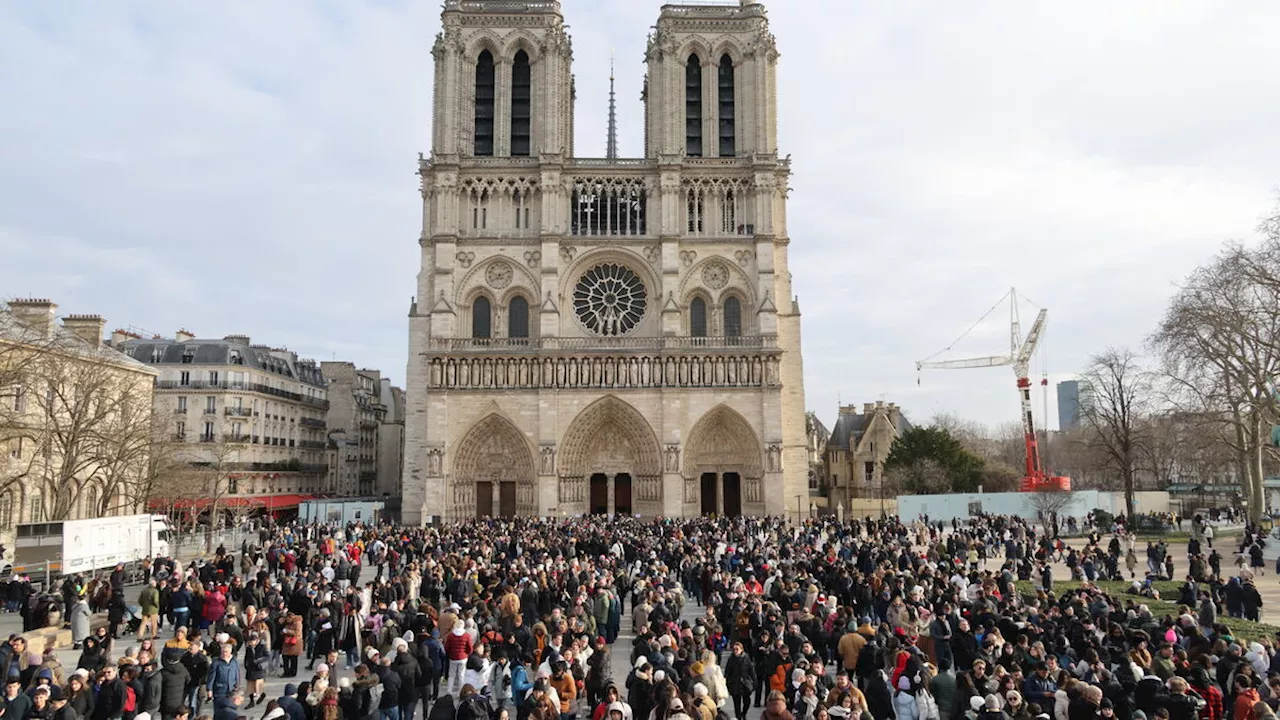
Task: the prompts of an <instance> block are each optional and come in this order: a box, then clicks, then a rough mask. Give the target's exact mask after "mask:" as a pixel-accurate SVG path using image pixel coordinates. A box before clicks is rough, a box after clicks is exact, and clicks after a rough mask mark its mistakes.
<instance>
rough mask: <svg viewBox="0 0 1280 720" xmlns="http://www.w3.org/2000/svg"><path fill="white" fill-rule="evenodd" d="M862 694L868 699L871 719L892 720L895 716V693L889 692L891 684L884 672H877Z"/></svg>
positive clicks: (869, 680) (868, 680) (869, 679)
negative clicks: (884, 719)
mask: <svg viewBox="0 0 1280 720" xmlns="http://www.w3.org/2000/svg"><path fill="white" fill-rule="evenodd" d="M862 693H863V694H864V695H866V697H867V712H869V713H871V717H873V718H892V717H894V716H895V715H894V709H893V693H892V692H891V691H890V690H889V682H888V680H887V679H886V678H885V676H884V671H883V670H877V671H876V673H875V675H874V676H872V677H871V678H868V679H867V681H866V687H864V688H863V689H862Z"/></svg>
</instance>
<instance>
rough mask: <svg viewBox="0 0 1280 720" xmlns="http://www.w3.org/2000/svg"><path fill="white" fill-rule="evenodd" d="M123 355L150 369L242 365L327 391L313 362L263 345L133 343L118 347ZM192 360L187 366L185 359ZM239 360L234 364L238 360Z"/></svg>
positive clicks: (155, 340)
mask: <svg viewBox="0 0 1280 720" xmlns="http://www.w3.org/2000/svg"><path fill="white" fill-rule="evenodd" d="M119 348H120V351H121V352H123V353H125V354H127V355H129V356H130V357H132V358H133V359H134V360H137V361H140V362H142V363H145V364H147V365H243V366H244V367H245V368H249V369H254V370H261V371H264V372H269V373H274V374H276V375H280V376H282V377H287V378H292V379H295V380H298V381H300V382H304V383H307V384H308V385H314V386H316V387H325V382H324V374H323V373H322V372H321V371H320V366H319V364H317V363H316V362H314V361H312V360H292V359H289V358H282V357H278V356H276V355H273V354H271V351H270V349H269V348H266V347H263V346H261V345H246V344H244V343H241V342H236V341H235V340H226V339H221V340H208V339H201V338H197V339H194V340H184V341H182V342H179V341H177V340H170V339H165V338H150V339H133V340H127V341H125V342H123V343H120V345H119ZM188 356H189V357H190V360H189V361H187V362H184V361H183V358H186V357H188ZM237 356H238V358H239V360H238V361H237V360H235V359H234V358H235V357H237Z"/></svg>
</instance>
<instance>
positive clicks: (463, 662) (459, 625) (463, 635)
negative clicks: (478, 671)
mask: <svg viewBox="0 0 1280 720" xmlns="http://www.w3.org/2000/svg"><path fill="white" fill-rule="evenodd" d="M473 649H474V647H473V645H472V642H471V636H470V635H469V634H467V630H466V628H465V627H464V625H463V622H462V619H461V618H459V619H458V620H457V621H455V622H454V624H453V632H451V633H449V636H448V637H446V638H445V640H444V654H445V657H447V658H449V679H448V681H447V683H446V684H445V692H446V693H448V694H450V695H453V696H455V697H457V695H458V693H459V692H461V691H462V676H463V674H464V673H465V672H466V670H467V658H469V657H471V651H472V650H473Z"/></svg>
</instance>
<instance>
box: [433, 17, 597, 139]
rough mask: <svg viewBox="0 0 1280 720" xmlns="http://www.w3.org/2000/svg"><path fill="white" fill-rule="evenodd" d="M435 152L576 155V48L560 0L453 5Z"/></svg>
mask: <svg viewBox="0 0 1280 720" xmlns="http://www.w3.org/2000/svg"><path fill="white" fill-rule="evenodd" d="M442 22H443V25H444V28H443V30H442V31H441V32H440V34H439V35H437V36H436V43H435V47H433V48H432V50H431V54H432V56H433V57H434V58H435V89H436V90H435V103H434V113H435V114H434V117H435V126H434V128H433V133H432V155H433V156H434V157H436V158H439V159H443V158H447V157H452V156H463V157H466V156H474V157H536V156H537V155H538V154H540V153H550V154H553V155H555V154H563V155H569V154H572V150H573V90H572V88H573V82H572V80H573V79H572V74H571V68H570V65H571V63H572V61H573V48H572V45H571V43H570V41H569V36H568V34H566V33H565V27H564V17H563V16H562V15H561V14H560V3H559V2H557V1H556V0H447V1H446V2H445V4H444V12H443V14H442Z"/></svg>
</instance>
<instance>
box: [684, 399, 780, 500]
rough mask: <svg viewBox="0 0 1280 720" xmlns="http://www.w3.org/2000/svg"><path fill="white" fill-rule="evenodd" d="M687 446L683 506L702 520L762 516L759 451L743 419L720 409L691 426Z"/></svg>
mask: <svg viewBox="0 0 1280 720" xmlns="http://www.w3.org/2000/svg"><path fill="white" fill-rule="evenodd" d="M686 447H687V449H686V451H685V454H684V477H685V498H684V500H685V502H686V503H691V504H695V505H697V506H698V507H699V509H700V510H701V511H702V513H703V514H704V515H711V514H715V515H727V516H731V517H732V516H736V515H741V514H743V513H744V512H746V513H748V514H759V513H762V512H763V510H764V494H763V481H764V463H763V449H762V447H761V445H760V441H759V439H758V438H757V437H756V434H755V431H753V430H752V429H751V425H750V424H749V423H748V422H747V421H746V419H745V418H743V417H742V416H741V415H739V414H738V413H737V412H735V411H734V410H732V409H731V408H729V407H727V406H725V405H718V406H716V407H714V408H712V409H711V410H709V411H707V414H705V415H703V416H702V419H700V420H698V423H697V424H696V425H694V426H693V430H692V432H690V433H689V443H688V445H687V446H686Z"/></svg>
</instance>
